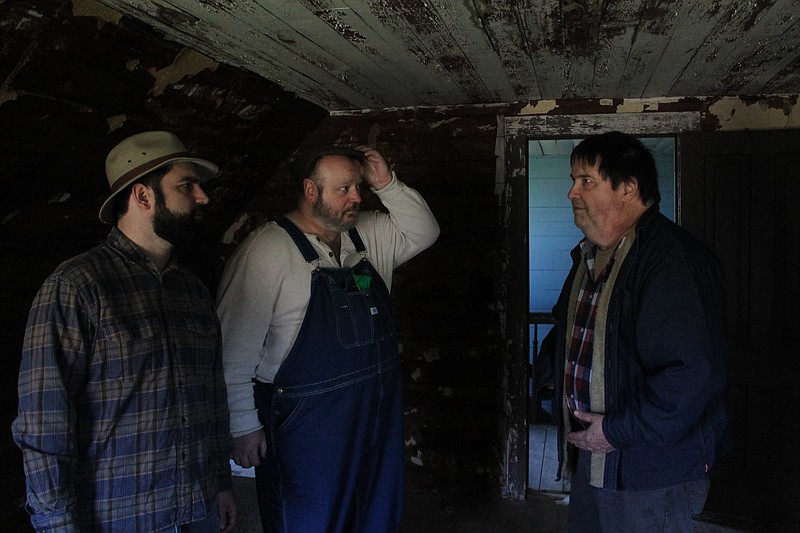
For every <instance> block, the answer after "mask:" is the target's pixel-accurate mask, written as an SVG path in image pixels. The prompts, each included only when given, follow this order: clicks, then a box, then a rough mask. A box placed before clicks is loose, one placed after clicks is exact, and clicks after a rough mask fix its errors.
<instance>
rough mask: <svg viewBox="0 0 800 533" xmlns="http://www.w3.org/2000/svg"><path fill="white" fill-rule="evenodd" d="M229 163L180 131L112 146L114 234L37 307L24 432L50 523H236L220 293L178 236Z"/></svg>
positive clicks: (58, 274)
mask: <svg viewBox="0 0 800 533" xmlns="http://www.w3.org/2000/svg"><path fill="white" fill-rule="evenodd" d="M217 171H218V168H217V166H216V165H215V164H213V163H211V162H209V161H205V160H203V159H199V158H196V157H194V156H192V155H190V154H189V153H187V151H186V149H185V148H184V146H183V144H182V143H181V141H180V140H179V139H178V138H177V137H176V136H175V135H173V134H172V133H169V132H145V133H140V134H138V135H134V136H132V137H129V138H127V139H125V140H124V141H122V142H121V143H119V144H118V145H117V146H116V147H114V148H113V149H112V150H111V152H110V153H109V155H108V158H107V159H106V174H107V177H108V181H109V184H110V186H111V195H110V196H109V198H108V199H107V200H106V201H105V203H104V204H103V206H102V208H101V209H100V220H101V221H103V222H105V223H107V224H113V225H114V227H113V228H112V229H111V232H110V233H109V235H108V238H107V240H106V242H105V243H103V244H101V245H99V246H97V247H96V248H94V249H92V250H89V251H88V252H86V253H84V254H82V255H79V256H77V257H74V258H72V259H69V260H67V261H65V262H64V263H62V264H61V265H60V266H59V267H58V268H57V269H56V270H55V272H53V274H51V275H50V277H49V278H47V280H46V281H45V282H44V284H43V285H42V287H41V289H40V290H39V292H38V294H37V295H36V298H35V300H34V302H33V305H32V307H31V311H30V315H29V317H28V324H27V328H26V331H25V340H24V345H23V353H22V363H21V366H20V373H19V413H18V416H17V418H16V420H15V421H14V424H13V434H14V440H15V442H16V443H17V445H18V446H19V447H20V449H21V450H22V452H23V458H24V466H25V475H26V483H27V494H28V502H27V504H28V510H29V512H30V513H31V523H32V524H33V526H34V528H35V529H36V530H37V531H45V530H46V531H96V532H109V533H110V532H120V531H126V532H190V533H212V532H213V533H217V532H219V531H220V530H222V531H230V530H231V529H232V528H233V524H234V522H235V518H236V506H235V503H234V500H233V493H232V491H231V479H230V464H229V457H230V446H231V440H230V430H229V426H228V408H227V398H226V389H225V383H224V377H223V373H222V362H221V360H220V333H219V323H218V320H217V318H216V314H215V310H214V305H213V300H212V299H211V297H210V295H209V293H208V291H207V289H206V287H205V286H204V285H203V283H202V282H201V281H200V280H199V279H198V278H197V277H196V276H194V275H193V274H192V273H191V272H189V271H188V270H187V269H186V268H185V267H183V266H181V265H180V264H179V263H178V262H177V261H176V260H175V259H174V258H173V257H172V255H173V254H172V251H173V248H174V247H175V246H176V245H179V244H181V243H182V241H183V240H184V239H185V238H189V239H191V238H192V235H195V234H197V232H196V231H195V230H196V227H197V223H198V216H197V208H198V207H199V206H201V205H203V204H206V203H207V202H208V197H207V196H206V194H205V192H203V189H202V186H201V183H202V182H205V181H206V180H208V179H210V178H212V177H214V176H215V175H216V173H217Z"/></svg>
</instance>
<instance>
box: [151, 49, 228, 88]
mask: <svg viewBox="0 0 800 533" xmlns="http://www.w3.org/2000/svg"><path fill="white" fill-rule="evenodd" d="M218 66H219V63H217V62H216V61H214V60H213V59H210V58H208V57H206V56H204V55H203V54H199V53H197V52H195V51H194V50H192V49H190V48H183V49H182V50H181V51H180V52H178V55H177V56H175V60H174V61H173V62H172V64H171V65H169V66H168V67H164V68H162V69H159V70H155V69H148V72H149V73H150V74H151V75H152V76H153V78H155V80H156V82H155V84H154V85H153V88H152V89H150V94H152V95H153V96H159V95H160V94H161V93H163V92H164V89H165V88H166V87H167V85H169V84H172V83H176V82H178V81H180V80H182V79H183V78H185V77H187V76H194V75H195V74H197V73H198V72H202V71H204V70H206V69H208V70H211V71H214V70H217V67H218Z"/></svg>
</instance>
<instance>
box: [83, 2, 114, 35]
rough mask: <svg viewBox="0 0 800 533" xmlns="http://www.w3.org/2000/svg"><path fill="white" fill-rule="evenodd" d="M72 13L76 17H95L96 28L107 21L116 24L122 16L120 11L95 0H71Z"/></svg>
mask: <svg viewBox="0 0 800 533" xmlns="http://www.w3.org/2000/svg"><path fill="white" fill-rule="evenodd" d="M72 14H73V15H75V16H76V17H95V18H96V19H97V27H98V29H99V28H102V27H103V25H104V24H106V23H109V22H110V23H111V24H118V23H119V21H120V19H121V18H122V13H119V12H118V11H114V10H113V9H111V8H110V7H108V6H104V5H103V4H101V3H100V2H97V1H95V0H72Z"/></svg>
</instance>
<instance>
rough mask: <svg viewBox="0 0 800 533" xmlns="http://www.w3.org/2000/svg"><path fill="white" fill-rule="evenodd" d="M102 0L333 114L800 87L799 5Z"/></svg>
mask: <svg viewBox="0 0 800 533" xmlns="http://www.w3.org/2000/svg"><path fill="white" fill-rule="evenodd" d="M101 1H102V3H103V4H105V5H106V6H108V7H110V8H112V9H113V10H115V11H117V12H119V13H122V14H123V15H124V16H128V17H133V18H135V19H138V20H140V21H142V22H144V23H146V24H148V25H150V26H152V27H154V28H155V29H157V30H159V31H161V32H163V33H164V34H165V35H167V36H168V38H170V39H172V40H174V41H176V42H179V43H181V44H183V45H185V46H187V47H189V48H192V49H194V50H195V51H197V52H200V53H201V54H204V55H206V56H208V57H210V58H212V59H214V60H215V61H218V62H222V63H226V64H228V65H232V66H236V67H241V68H244V69H248V70H251V71H253V72H254V73H256V74H258V75H261V76H263V77H264V78H267V79H269V80H271V81H273V82H275V83H277V84H278V85H280V86H281V87H283V88H284V89H286V90H289V91H291V92H294V93H296V94H297V95H298V96H300V97H302V98H304V99H306V100H309V101H311V102H313V103H316V104H318V105H320V106H321V107H323V108H325V109H327V110H329V111H352V110H365V109H386V108H396V107H415V106H456V105H465V104H504V103H512V102H520V101H531V100H560V99H597V98H655V97H665V96H667V97H669V96H723V95H759V94H795V93H799V92H800V0H573V1H570V0H507V1H499V0H378V1H376V0H101ZM85 2H86V0H73V5H75V6H78V5H79V4H82V3H85ZM102 18H103V19H104V20H113V17H110V16H108V15H104V16H103V17H102ZM122 21H123V22H122V23H124V17H123V19H122Z"/></svg>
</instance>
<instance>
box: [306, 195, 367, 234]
mask: <svg viewBox="0 0 800 533" xmlns="http://www.w3.org/2000/svg"><path fill="white" fill-rule="evenodd" d="M358 210H359V204H353V205H352V206H351V207H350V209H348V211H355V212H356V215H355V216H354V217H353V219H352V220H351V221H350V222H345V220H344V213H345V212H346V211H345V212H343V213H341V214H340V213H337V212H336V211H334V210H333V208H331V207H330V206H329V205H328V204H326V203H325V202H324V201H323V200H322V191H320V195H319V196H318V197H317V199H316V200H314V204H313V213H314V217H316V218H317V219H318V220H319V221H320V222H322V224H323V225H324V226H325V227H326V228H328V229H329V230H333V231H339V232H343V231H348V230H351V229H353V228H354V227H355V226H356V222H358Z"/></svg>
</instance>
